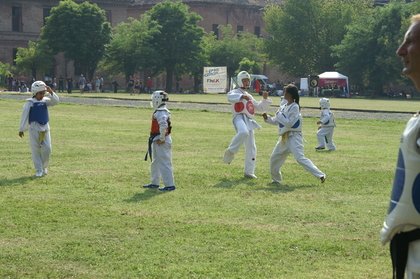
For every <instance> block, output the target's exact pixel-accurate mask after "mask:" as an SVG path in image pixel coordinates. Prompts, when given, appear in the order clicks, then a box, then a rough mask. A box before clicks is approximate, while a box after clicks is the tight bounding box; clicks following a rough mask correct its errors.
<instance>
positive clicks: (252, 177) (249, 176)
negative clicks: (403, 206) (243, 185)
mask: <svg viewBox="0 0 420 279" xmlns="http://www.w3.org/2000/svg"><path fill="white" fill-rule="evenodd" d="M244 177H246V178H251V179H255V178H257V176H256V175H255V174H249V173H245V174H244Z"/></svg>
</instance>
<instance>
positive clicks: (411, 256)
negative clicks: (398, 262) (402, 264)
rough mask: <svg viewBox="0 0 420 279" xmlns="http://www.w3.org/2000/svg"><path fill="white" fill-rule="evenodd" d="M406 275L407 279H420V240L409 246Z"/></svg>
mask: <svg viewBox="0 0 420 279" xmlns="http://www.w3.org/2000/svg"><path fill="white" fill-rule="evenodd" d="M406 273H407V279H420V240H416V241H413V242H411V243H410V244H409V246H408V257H407V267H406Z"/></svg>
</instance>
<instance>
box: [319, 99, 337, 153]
mask: <svg viewBox="0 0 420 279" xmlns="http://www.w3.org/2000/svg"><path fill="white" fill-rule="evenodd" d="M319 106H320V107H321V117H320V119H319V121H318V122H317V123H316V124H318V125H319V126H318V127H319V128H318V132H317V134H316V135H317V138H318V146H317V147H315V149H316V150H323V149H325V147H326V148H327V149H328V150H330V151H334V150H335V148H336V147H335V144H334V141H333V134H334V128H335V126H336V125H335V118H334V113H332V111H331V110H330V99H328V98H321V99H319Z"/></svg>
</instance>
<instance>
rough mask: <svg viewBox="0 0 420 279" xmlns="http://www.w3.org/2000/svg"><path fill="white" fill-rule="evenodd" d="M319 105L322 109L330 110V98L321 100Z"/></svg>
mask: <svg viewBox="0 0 420 279" xmlns="http://www.w3.org/2000/svg"><path fill="white" fill-rule="evenodd" d="M319 105H320V107H321V108H322V109H329V108H330V99H328V98H321V99H319Z"/></svg>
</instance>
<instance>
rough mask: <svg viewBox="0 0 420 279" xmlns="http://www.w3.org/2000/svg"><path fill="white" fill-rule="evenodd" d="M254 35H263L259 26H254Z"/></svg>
mask: <svg viewBox="0 0 420 279" xmlns="http://www.w3.org/2000/svg"><path fill="white" fill-rule="evenodd" d="M254 35H255V36H257V37H258V38H259V37H260V36H261V28H260V27H259V26H255V27H254Z"/></svg>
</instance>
